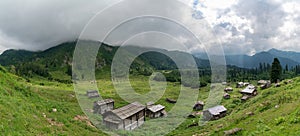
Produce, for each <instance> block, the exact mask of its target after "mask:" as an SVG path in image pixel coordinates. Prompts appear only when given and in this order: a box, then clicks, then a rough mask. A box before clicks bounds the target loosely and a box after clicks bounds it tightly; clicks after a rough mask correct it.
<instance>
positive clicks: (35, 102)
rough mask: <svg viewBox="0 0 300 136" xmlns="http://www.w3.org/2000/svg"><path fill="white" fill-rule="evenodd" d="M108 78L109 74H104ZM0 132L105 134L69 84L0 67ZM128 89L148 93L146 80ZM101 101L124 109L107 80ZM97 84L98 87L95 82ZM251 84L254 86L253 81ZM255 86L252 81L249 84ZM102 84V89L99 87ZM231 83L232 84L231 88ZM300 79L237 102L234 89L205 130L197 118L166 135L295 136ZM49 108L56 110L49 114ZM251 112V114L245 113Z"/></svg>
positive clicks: (172, 93) (175, 87) (172, 90)
mask: <svg viewBox="0 0 300 136" xmlns="http://www.w3.org/2000/svg"><path fill="white" fill-rule="evenodd" d="M107 76H109V75H107ZM0 77H1V78H0V112H1V114H0V119H1V122H0V132H1V134H4V135H104V133H102V132H101V131H99V130H98V129H96V128H94V127H93V126H92V125H91V124H90V122H89V121H88V120H87V119H86V118H85V116H84V115H83V113H82V111H81V109H80V107H79V105H78V103H77V100H76V98H75V97H74V93H73V91H72V85H68V84H63V83H58V82H50V81H47V80H34V79H32V80H31V82H28V81H26V80H25V79H23V78H21V77H18V76H15V75H12V74H10V73H8V72H7V71H6V70H5V69H4V68H3V67H0ZM131 82H132V86H133V87H134V88H135V89H136V91H137V92H138V93H141V94H143V93H146V92H147V91H149V90H150V88H149V81H148V77H145V76H133V77H132V79H131ZM98 83H99V84H98V86H99V87H100V88H99V89H100V92H101V94H103V97H107V98H113V99H115V100H116V103H117V105H116V106H117V107H121V106H124V105H126V104H127V103H126V102H124V101H122V99H120V98H119V96H118V95H117V94H116V93H115V91H114V88H113V86H112V83H111V81H110V80H109V79H108V78H107V79H106V78H105V79H99V80H98ZM100 83H101V84H100ZM253 83H254V82H253ZM254 84H255V83H254ZM100 85H101V86H100ZM233 85H234V83H232V85H231V86H233ZM179 87H180V86H179V83H178V84H177V83H176V84H174V83H168V87H167V90H166V92H165V94H164V96H163V98H162V99H161V100H159V101H158V103H160V104H163V105H165V106H166V109H167V110H169V109H171V108H172V106H173V105H172V104H169V103H167V102H165V101H164V99H165V98H167V97H170V98H174V99H176V98H177V97H176V96H177V95H178V93H179V92H178V91H179ZM208 90H209V87H203V88H201V89H200V92H199V93H200V94H199V100H204V101H205V99H206V98H207V96H208V93H209V92H208ZM299 90H300V77H298V78H294V79H293V82H292V83H289V84H286V85H285V84H284V83H282V86H281V87H279V88H275V87H271V88H269V89H266V90H260V89H259V90H258V93H259V94H258V95H257V96H256V97H254V98H251V99H250V100H248V101H247V102H241V101H240V97H241V94H239V92H238V91H239V89H234V91H233V92H232V93H231V99H229V100H223V101H222V103H221V104H223V105H224V106H225V107H226V108H227V109H228V111H229V112H228V115H227V116H226V117H225V118H222V119H220V120H217V121H211V122H208V123H207V124H206V125H204V126H194V127H188V126H190V125H191V124H194V123H195V122H198V120H199V118H200V117H198V118H188V119H187V120H186V121H185V122H183V123H182V124H181V125H180V126H179V127H178V128H177V129H176V130H174V131H173V132H171V133H170V134H169V135H180V136H182V135H183V136H185V135H186V136H191V135H223V131H225V130H230V129H233V128H242V129H243V130H242V131H241V132H239V133H238V134H237V135H266V136H269V135H299V134H300V108H299V107H300V100H299V97H300V92H299ZM53 109H57V112H54V111H53ZM250 112H252V113H253V115H247V114H248V113H250Z"/></svg>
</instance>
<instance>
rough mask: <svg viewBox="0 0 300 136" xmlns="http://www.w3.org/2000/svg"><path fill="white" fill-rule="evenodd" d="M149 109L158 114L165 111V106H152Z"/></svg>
mask: <svg viewBox="0 0 300 136" xmlns="http://www.w3.org/2000/svg"><path fill="white" fill-rule="evenodd" d="M147 109H148V110H150V111H151V112H158V111H160V110H163V109H165V106H162V105H160V104H159V105H153V106H150V107H148V108H147Z"/></svg>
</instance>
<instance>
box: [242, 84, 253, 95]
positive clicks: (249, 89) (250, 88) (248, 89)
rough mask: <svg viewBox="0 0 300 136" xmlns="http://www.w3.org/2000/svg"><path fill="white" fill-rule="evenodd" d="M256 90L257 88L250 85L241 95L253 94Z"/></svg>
mask: <svg viewBox="0 0 300 136" xmlns="http://www.w3.org/2000/svg"><path fill="white" fill-rule="evenodd" d="M255 90H256V88H255V86H253V85H249V86H247V87H246V88H245V89H244V90H242V91H241V93H248V94H252V93H253V92H254V91H255Z"/></svg>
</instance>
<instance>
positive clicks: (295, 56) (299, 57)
mask: <svg viewBox="0 0 300 136" xmlns="http://www.w3.org/2000/svg"><path fill="white" fill-rule="evenodd" d="M268 53H270V54H272V55H274V56H278V57H283V58H287V59H291V60H293V61H296V62H298V63H300V52H293V51H281V50H277V49H271V50H269V51H268Z"/></svg>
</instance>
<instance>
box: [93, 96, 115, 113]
mask: <svg viewBox="0 0 300 136" xmlns="http://www.w3.org/2000/svg"><path fill="white" fill-rule="evenodd" d="M114 103H115V102H114V100H113V99H105V100H100V101H95V102H94V107H93V110H94V113H95V114H104V113H105V112H107V111H111V110H113V109H114Z"/></svg>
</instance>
